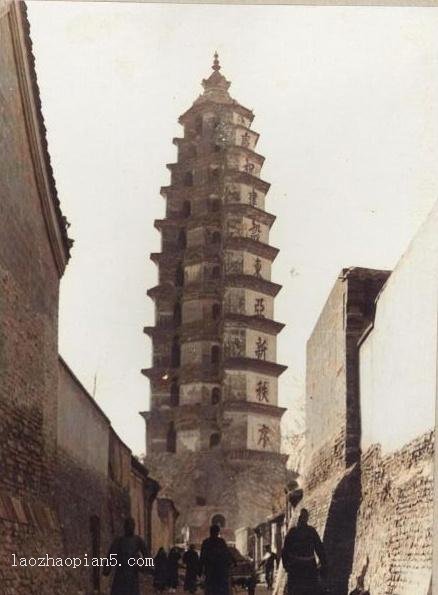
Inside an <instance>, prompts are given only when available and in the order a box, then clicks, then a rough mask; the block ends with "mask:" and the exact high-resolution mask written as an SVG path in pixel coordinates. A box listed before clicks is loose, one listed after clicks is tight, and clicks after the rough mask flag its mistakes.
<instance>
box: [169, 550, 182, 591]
mask: <svg viewBox="0 0 438 595" xmlns="http://www.w3.org/2000/svg"><path fill="white" fill-rule="evenodd" d="M180 558H181V554H180V553H179V550H178V548H177V547H173V548H172V549H171V550H170V552H169V556H168V558H167V579H168V586H169V590H170V591H171V592H175V590H176V589H177V587H178V584H179V578H178V563H179V560H180Z"/></svg>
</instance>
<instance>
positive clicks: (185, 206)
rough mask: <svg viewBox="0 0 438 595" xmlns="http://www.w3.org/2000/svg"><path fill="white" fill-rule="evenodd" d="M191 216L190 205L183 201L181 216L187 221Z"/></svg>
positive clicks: (187, 201)
mask: <svg viewBox="0 0 438 595" xmlns="http://www.w3.org/2000/svg"><path fill="white" fill-rule="evenodd" d="M191 214H192V203H191V202H190V201H189V200H185V201H184V203H183V208H182V216H183V217H184V218H185V219H187V217H190V215H191Z"/></svg>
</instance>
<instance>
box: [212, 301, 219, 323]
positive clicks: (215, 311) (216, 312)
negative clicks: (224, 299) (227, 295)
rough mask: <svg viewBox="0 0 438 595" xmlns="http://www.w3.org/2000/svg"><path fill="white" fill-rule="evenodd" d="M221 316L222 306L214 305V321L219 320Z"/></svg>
mask: <svg viewBox="0 0 438 595" xmlns="http://www.w3.org/2000/svg"><path fill="white" fill-rule="evenodd" d="M220 315H221V305H220V304H213V306H212V307H211V316H212V318H213V319H214V320H217V319H218V318H219V317H220Z"/></svg>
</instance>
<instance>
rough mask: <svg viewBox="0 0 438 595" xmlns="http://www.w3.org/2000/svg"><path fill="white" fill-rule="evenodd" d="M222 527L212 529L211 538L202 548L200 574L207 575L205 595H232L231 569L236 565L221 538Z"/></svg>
mask: <svg viewBox="0 0 438 595" xmlns="http://www.w3.org/2000/svg"><path fill="white" fill-rule="evenodd" d="M219 533H220V527H219V526H218V525H212V526H211V527H210V537H208V538H207V539H204V541H203V542H202V547H201V557H200V569H199V574H200V575H205V595H229V594H230V590H231V589H230V568H231V565H232V564H233V563H234V561H233V558H232V556H231V553H230V550H229V549H228V547H227V544H226V543H225V541H224V540H223V539H222V538H221V537H219Z"/></svg>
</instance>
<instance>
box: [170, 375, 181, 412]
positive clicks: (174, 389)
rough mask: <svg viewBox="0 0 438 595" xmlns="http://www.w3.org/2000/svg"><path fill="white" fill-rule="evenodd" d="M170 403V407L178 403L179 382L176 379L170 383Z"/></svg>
mask: <svg viewBox="0 0 438 595" xmlns="http://www.w3.org/2000/svg"><path fill="white" fill-rule="evenodd" d="M170 405H171V407H178V405H179V384H178V382H177V381H176V380H174V381H173V382H172V384H171V385H170Z"/></svg>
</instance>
